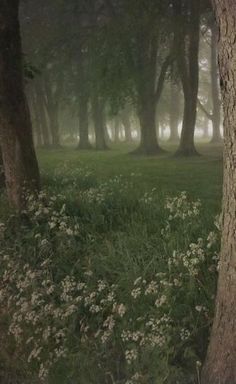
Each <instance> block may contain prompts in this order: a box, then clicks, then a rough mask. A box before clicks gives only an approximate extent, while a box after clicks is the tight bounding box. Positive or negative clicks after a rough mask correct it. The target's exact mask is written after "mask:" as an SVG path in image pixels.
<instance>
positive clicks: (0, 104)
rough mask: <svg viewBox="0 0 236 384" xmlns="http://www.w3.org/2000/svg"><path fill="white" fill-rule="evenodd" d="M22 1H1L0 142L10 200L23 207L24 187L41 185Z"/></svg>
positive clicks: (14, 204) (30, 187)
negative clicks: (26, 71) (26, 68)
mask: <svg viewBox="0 0 236 384" xmlns="http://www.w3.org/2000/svg"><path fill="white" fill-rule="evenodd" d="M18 12H19V0H2V1H1V2H0V23H1V27H0V143H1V150H2V159H3V166H4V173H5V180H6V187H7V194H8V198H9V201H10V203H11V204H12V205H13V206H14V207H16V208H18V209H20V208H21V207H22V204H23V199H22V194H23V188H24V187H27V188H28V189H31V190H34V189H38V188H39V182H40V181H39V169H38V163H37V159H36V154H35V150H34V146H33V139H32V130H31V121H30V115H29V109H28V105H27V102H26V97H25V94H24V80H23V63H22V51H21V37H20V28H19V17H18Z"/></svg>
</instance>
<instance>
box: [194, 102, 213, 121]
mask: <svg viewBox="0 0 236 384" xmlns="http://www.w3.org/2000/svg"><path fill="white" fill-rule="evenodd" d="M197 103H198V106H199V108H200V109H201V111H202V112H203V113H204V114H205V115H206V116H207V118H208V119H209V120H213V115H212V113H210V112H208V111H207V110H206V108H205V107H204V105H203V104H202V103H201V101H200V100H199V99H197Z"/></svg>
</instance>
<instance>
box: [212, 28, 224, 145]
mask: <svg viewBox="0 0 236 384" xmlns="http://www.w3.org/2000/svg"><path fill="white" fill-rule="evenodd" d="M217 40H218V31H217V26H216V24H215V22H213V23H212V25H211V88H212V105H213V108H212V127H213V135H212V140H211V142H212V143H220V142H221V141H222V137H221V134H220V109H221V101H220V91H219V80H218V65H217Z"/></svg>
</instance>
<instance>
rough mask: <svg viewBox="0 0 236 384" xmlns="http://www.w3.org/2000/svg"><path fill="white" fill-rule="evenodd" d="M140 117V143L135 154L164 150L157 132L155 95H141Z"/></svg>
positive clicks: (149, 153)
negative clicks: (159, 142)
mask: <svg viewBox="0 0 236 384" xmlns="http://www.w3.org/2000/svg"><path fill="white" fill-rule="evenodd" d="M138 117H139V122H140V134H141V137H140V145H139V147H138V148H137V149H136V150H135V151H134V152H133V153H134V154H136V153H137V154H144V155H155V154H158V153H162V152H164V150H163V149H162V148H161V147H160V146H159V144H158V139H157V134H156V101H155V97H154V95H151V96H150V95H149V97H147V96H146V97H145V96H143V97H141V99H140V105H139V111H138Z"/></svg>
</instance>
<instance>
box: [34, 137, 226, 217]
mask: <svg viewBox="0 0 236 384" xmlns="http://www.w3.org/2000/svg"><path fill="white" fill-rule="evenodd" d="M166 149H167V151H168V152H167V153H166V154H165V155H162V156H158V157H142V156H141V157H138V156H131V155H130V154H129V152H130V150H131V148H129V147H126V146H125V145H122V146H121V147H114V148H113V149H112V150H109V151H107V152H96V151H80V152H79V151H76V150H74V149H65V148H64V149H61V150H56V151H55V150H54V151H46V150H40V151H38V158H39V163H40V168H41V169H42V170H43V171H46V172H48V173H49V174H50V173H51V172H53V170H54V169H55V168H59V167H60V166H61V165H62V164H63V163H65V162H67V163H68V165H69V166H70V168H71V169H73V168H76V167H80V166H86V167H88V168H89V169H91V170H92V171H93V172H94V174H95V175H96V176H97V178H98V180H99V181H104V180H107V179H109V178H110V177H113V176H115V175H120V174H122V175H123V176H125V177H126V178H128V179H129V178H130V175H131V174H133V173H134V174H135V177H134V178H133V181H134V182H135V185H136V186H137V188H138V189H139V190H140V191H142V192H147V191H149V190H150V189H152V188H156V189H157V190H158V192H159V193H160V194H161V195H164V196H165V195H167V194H170V195H175V194H178V193H179V192H180V191H187V192H188V193H189V194H190V195H191V196H192V197H193V198H200V199H201V201H202V203H203V204H204V206H205V209H207V210H209V212H210V211H212V213H213V214H215V213H216V212H217V211H219V209H220V204H221V193H222V149H221V147H219V146H213V145H207V144H200V145H198V150H199V152H200V153H201V156H199V157H194V158H183V159H179V158H174V157H173V150H174V147H172V146H167V147H166Z"/></svg>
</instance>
